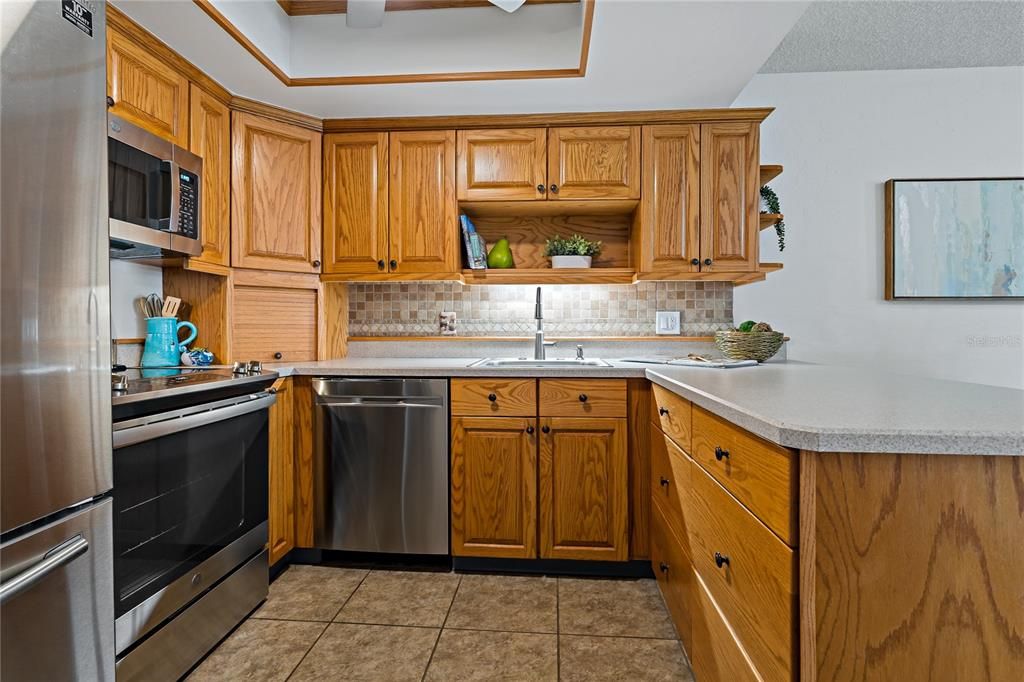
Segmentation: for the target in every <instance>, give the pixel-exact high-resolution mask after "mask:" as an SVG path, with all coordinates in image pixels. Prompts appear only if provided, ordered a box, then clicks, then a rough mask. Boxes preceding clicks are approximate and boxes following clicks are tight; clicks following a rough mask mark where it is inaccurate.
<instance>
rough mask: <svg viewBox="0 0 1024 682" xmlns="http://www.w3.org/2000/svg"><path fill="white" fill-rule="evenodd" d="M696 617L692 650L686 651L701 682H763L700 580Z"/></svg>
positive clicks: (697, 581)
mask: <svg viewBox="0 0 1024 682" xmlns="http://www.w3.org/2000/svg"><path fill="white" fill-rule="evenodd" d="M693 582H694V585H693V615H692V616H691V618H690V622H691V626H692V630H693V634H692V639H693V648H692V649H691V648H689V647H687V649H686V651H687V653H689V654H690V663H691V664H692V665H693V674H694V677H695V678H696V679H698V680H728V681H729V682H762V680H763V679H767V678H762V677H761V676H760V675H758V674H757V672H756V671H755V669H754V665H753V664H752V663H751V662H750V657H749V656H747V652H746V651H744V650H743V646H742V645H741V644H740V643H739V642H738V641H736V633H735V632H733V630H732V628H731V627H729V623H727V622H726V620H725V616H723V615H722V612H721V611H720V610H719V609H718V605H717V604H715V600H714V599H712V598H711V595H710V594H709V593H708V588H707V586H706V585H704V581H702V580H701V579H700V576H697V575H695V576H694V578H693Z"/></svg>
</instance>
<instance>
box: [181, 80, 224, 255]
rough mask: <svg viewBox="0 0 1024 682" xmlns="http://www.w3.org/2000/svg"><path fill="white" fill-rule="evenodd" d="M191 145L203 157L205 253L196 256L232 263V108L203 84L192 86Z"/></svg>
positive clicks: (201, 232) (202, 232)
mask: <svg viewBox="0 0 1024 682" xmlns="http://www.w3.org/2000/svg"><path fill="white" fill-rule="evenodd" d="M191 91H192V102H191V107H190V116H189V118H190V121H189V142H188V148H189V151H191V152H192V153H193V154H196V155H197V156H201V157H202V158H203V186H202V189H201V191H202V200H201V201H202V203H201V205H200V211H199V217H200V228H199V229H200V234H201V237H202V242H203V253H202V255H200V256H196V257H195V260H201V261H204V262H206V263H214V264H216V265H229V264H230V251H228V247H229V239H230V236H231V112H230V110H229V109H228V107H227V105H226V104H224V103H223V102H221V101H220V100H219V99H217V98H216V97H213V96H211V95H209V94H207V93H206V91H204V90H203V89H202V88H200V87H199V86H197V85H195V84H193V85H192V86H191Z"/></svg>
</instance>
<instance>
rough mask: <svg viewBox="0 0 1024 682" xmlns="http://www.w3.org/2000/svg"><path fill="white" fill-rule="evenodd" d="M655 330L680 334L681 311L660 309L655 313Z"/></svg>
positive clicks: (661, 332) (659, 332)
mask: <svg viewBox="0 0 1024 682" xmlns="http://www.w3.org/2000/svg"><path fill="white" fill-rule="evenodd" d="M655 315H656V317H655V332H656V333H658V334H675V335H677V336H678V335H679V311H678V310H659V311H658V312H657V313H655Z"/></svg>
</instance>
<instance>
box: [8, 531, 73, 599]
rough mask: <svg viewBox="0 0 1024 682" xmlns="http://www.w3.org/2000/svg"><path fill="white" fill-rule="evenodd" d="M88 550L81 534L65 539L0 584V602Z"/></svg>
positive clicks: (22, 590)
mask: <svg viewBox="0 0 1024 682" xmlns="http://www.w3.org/2000/svg"><path fill="white" fill-rule="evenodd" d="M88 551H89V541H88V540H86V539H85V538H83V537H82V536H81V535H76V536H74V537H73V538H70V539H68V540H65V541H64V542H62V543H61V544H59V545H57V546H56V547H54V548H53V549H51V550H50V551H49V552H47V553H46V554H44V555H43V558H42V559H40V560H39V561H37V562H36V563H34V564H32V565H31V566H29V567H28V568H26V569H25V570H24V571H22V572H21V573H19V574H18V575H16V576H14V577H13V578H11V579H10V580H8V581H7V582H5V583H3V584H2V585H0V604H3V603H4V602H6V601H7V600H8V599H12V598H14V597H15V596H17V595H19V594H21V593H22V592H24V591H25V590H27V589H28V588H30V587H32V586H33V585H35V584H36V583H38V582H39V581H40V580H42V579H43V578H45V577H46V576H48V575H50V574H51V573H53V572H54V571H56V570H57V569H58V568H60V567H61V566H66V565H67V564H70V563H71V562H72V561H74V560H75V559H77V558H78V557H80V556H82V555H83V554H85V553H86V552H88Z"/></svg>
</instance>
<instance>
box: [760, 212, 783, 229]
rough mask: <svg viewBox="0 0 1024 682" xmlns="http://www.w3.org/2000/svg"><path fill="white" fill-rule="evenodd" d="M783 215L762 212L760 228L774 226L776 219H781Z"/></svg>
mask: <svg viewBox="0 0 1024 682" xmlns="http://www.w3.org/2000/svg"><path fill="white" fill-rule="evenodd" d="M784 217H785V216H784V215H782V214H781V213H762V214H761V229H762V230H767V229H768V228H769V227H774V226H775V223H776V221H779V220H782V219H783V218H784Z"/></svg>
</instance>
